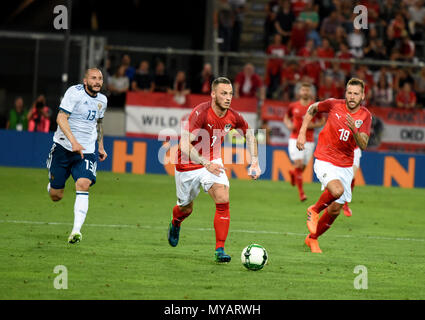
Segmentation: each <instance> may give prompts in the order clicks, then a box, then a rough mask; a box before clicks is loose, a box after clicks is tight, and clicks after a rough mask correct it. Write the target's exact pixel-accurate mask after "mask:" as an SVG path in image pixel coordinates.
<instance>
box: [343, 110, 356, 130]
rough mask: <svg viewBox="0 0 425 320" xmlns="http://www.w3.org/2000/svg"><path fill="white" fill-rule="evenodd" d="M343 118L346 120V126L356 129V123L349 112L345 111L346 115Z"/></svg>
mask: <svg viewBox="0 0 425 320" xmlns="http://www.w3.org/2000/svg"><path fill="white" fill-rule="evenodd" d="M345 120H347V122H346V124H347V126H348V128H350V130H351V131H353V132H354V131H356V125H355V123H354V119H353V117H351V115H350V114H348V113H347V116H346V117H345Z"/></svg>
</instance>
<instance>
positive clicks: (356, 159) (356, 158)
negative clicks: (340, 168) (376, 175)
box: [353, 148, 362, 168]
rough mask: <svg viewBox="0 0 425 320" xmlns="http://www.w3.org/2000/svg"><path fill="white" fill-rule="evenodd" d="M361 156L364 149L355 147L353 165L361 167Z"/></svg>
mask: <svg viewBox="0 0 425 320" xmlns="http://www.w3.org/2000/svg"><path fill="white" fill-rule="evenodd" d="M361 157H362V149H360V148H356V149H354V160H353V166H356V167H357V168H360V158H361Z"/></svg>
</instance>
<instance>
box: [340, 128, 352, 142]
mask: <svg viewBox="0 0 425 320" xmlns="http://www.w3.org/2000/svg"><path fill="white" fill-rule="evenodd" d="M338 132H341V135H340V136H339V140H342V141H347V140H348V137H349V136H350V131H348V130H345V129H339V130H338Z"/></svg>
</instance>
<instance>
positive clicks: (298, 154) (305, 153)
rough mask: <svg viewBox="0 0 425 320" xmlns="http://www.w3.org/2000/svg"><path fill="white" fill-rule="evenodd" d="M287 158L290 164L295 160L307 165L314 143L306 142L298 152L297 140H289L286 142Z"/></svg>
mask: <svg viewBox="0 0 425 320" xmlns="http://www.w3.org/2000/svg"><path fill="white" fill-rule="evenodd" d="M288 151H289V158H290V159H291V161H292V162H294V161H295V160H303V163H304V164H305V165H307V164H308V162H309V161H310V159H311V157H312V156H313V152H314V142H306V143H305V144H304V150H298V148H297V139H293V138H290V139H289V141H288Z"/></svg>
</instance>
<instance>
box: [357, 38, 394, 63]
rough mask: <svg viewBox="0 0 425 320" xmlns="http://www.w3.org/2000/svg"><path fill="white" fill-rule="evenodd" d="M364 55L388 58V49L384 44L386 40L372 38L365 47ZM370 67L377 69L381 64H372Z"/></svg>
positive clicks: (380, 58)
mask: <svg viewBox="0 0 425 320" xmlns="http://www.w3.org/2000/svg"><path fill="white" fill-rule="evenodd" d="M363 55H364V57H365V58H369V59H374V60H387V59H388V56H387V49H386V47H385V46H384V41H383V40H382V39H371V40H370V41H369V43H368V45H367V46H366V47H365V48H364V49H363ZM370 69H371V70H372V71H376V70H378V69H379V66H376V65H371V66H370Z"/></svg>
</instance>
